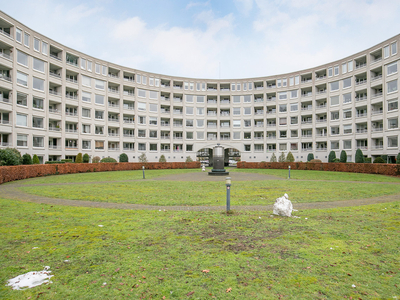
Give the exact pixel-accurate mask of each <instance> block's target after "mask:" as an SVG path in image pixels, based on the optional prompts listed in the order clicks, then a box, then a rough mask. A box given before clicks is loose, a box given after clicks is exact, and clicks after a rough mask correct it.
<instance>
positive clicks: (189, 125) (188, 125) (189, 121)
mask: <svg viewBox="0 0 400 300" xmlns="http://www.w3.org/2000/svg"><path fill="white" fill-rule="evenodd" d="M186 127H193V120H192V119H186Z"/></svg>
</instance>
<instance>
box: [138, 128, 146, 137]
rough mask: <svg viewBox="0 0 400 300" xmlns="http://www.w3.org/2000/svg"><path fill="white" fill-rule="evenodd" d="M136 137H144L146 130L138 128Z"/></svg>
mask: <svg viewBox="0 0 400 300" xmlns="http://www.w3.org/2000/svg"><path fill="white" fill-rule="evenodd" d="M138 137H146V130H144V129H139V130H138Z"/></svg>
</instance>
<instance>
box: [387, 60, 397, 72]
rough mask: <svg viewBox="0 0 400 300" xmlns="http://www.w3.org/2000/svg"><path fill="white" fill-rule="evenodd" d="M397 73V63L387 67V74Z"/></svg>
mask: <svg viewBox="0 0 400 300" xmlns="http://www.w3.org/2000/svg"><path fill="white" fill-rule="evenodd" d="M394 73H397V61H396V62H394V63H392V64H390V65H388V66H387V74H388V75H390V74H394Z"/></svg>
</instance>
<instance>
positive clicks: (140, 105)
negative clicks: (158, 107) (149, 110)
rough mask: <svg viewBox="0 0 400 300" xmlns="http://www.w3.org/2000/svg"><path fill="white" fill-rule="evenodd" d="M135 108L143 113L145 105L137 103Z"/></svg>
mask: <svg viewBox="0 0 400 300" xmlns="http://www.w3.org/2000/svg"><path fill="white" fill-rule="evenodd" d="M137 108H138V110H141V111H145V110H146V103H144V102H138V106H137Z"/></svg>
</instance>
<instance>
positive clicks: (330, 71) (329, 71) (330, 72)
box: [328, 68, 333, 77]
mask: <svg viewBox="0 0 400 300" xmlns="http://www.w3.org/2000/svg"><path fill="white" fill-rule="evenodd" d="M332 76H333V69H332V68H329V69H328V77H332Z"/></svg>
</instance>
